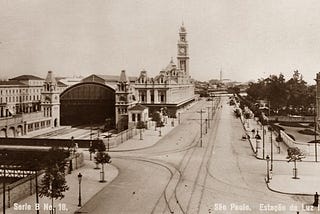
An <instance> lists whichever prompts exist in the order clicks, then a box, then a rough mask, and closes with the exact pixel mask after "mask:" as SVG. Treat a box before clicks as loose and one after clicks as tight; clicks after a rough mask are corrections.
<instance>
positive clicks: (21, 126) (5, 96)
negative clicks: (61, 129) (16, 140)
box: [0, 71, 66, 137]
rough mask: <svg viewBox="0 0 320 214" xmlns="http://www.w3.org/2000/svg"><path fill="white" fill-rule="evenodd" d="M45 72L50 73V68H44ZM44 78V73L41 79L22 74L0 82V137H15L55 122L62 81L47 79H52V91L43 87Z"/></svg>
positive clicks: (58, 112) (57, 115)
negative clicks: (47, 69) (46, 69)
mask: <svg viewBox="0 0 320 214" xmlns="http://www.w3.org/2000/svg"><path fill="white" fill-rule="evenodd" d="M49 75H50V76H52V72H51V71H49V72H48V76H49ZM52 78H53V77H52ZM47 80H48V77H47V79H42V78H40V77H36V76H32V75H22V76H18V77H15V78H12V79H10V80H8V81H1V82H0V137H17V136H22V135H25V134H27V133H28V132H32V131H35V130H39V129H43V128H48V127H53V126H55V125H56V126H59V119H57V118H59V117H60V110H59V93H60V92H61V91H63V90H64V89H65V88H66V85H64V84H62V83H60V82H57V81H56V80H51V81H55V82H54V83H50V84H53V85H54V86H53V87H54V91H51V92H50V91H47V89H48V88H47V87H48V86H47V85H46V84H47ZM50 87H51V86H50ZM44 94H46V95H47V98H48V99H47V100H45V99H44V97H43V95H44ZM51 101H52V103H51ZM45 106H46V107H45ZM53 118H55V119H57V120H54V119H53Z"/></svg>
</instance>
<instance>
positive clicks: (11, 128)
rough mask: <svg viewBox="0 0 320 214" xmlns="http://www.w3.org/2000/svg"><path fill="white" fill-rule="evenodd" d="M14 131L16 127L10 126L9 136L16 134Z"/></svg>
mask: <svg viewBox="0 0 320 214" xmlns="http://www.w3.org/2000/svg"><path fill="white" fill-rule="evenodd" d="M14 131H15V129H14V127H10V128H9V129H8V133H7V137H14V136H15V135H14Z"/></svg>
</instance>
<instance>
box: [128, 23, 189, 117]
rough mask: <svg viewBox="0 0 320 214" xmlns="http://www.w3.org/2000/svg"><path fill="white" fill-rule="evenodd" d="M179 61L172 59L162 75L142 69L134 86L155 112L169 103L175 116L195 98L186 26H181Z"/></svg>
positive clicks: (144, 101)
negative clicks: (153, 74)
mask: <svg viewBox="0 0 320 214" xmlns="http://www.w3.org/2000/svg"><path fill="white" fill-rule="evenodd" d="M177 48H178V55H177V65H176V64H175V63H174V62H173V59H171V61H170V62H169V64H168V65H167V66H166V68H165V69H163V70H161V71H160V73H159V75H157V76H155V77H149V76H148V74H147V71H141V72H140V75H139V77H138V78H137V80H136V82H135V85H134V88H135V91H136V95H137V99H138V102H139V103H141V104H143V105H144V106H146V107H149V111H150V113H151V114H152V112H154V111H159V110H160V109H161V108H163V107H167V109H168V113H169V115H170V116H176V111H177V110H178V109H179V108H181V107H183V106H184V105H186V104H188V103H189V102H191V101H193V100H194V85H193V84H192V83H191V81H190V80H191V78H190V71H189V45H188V41H187V32H186V28H185V27H184V26H183V25H182V26H181V27H180V30H179V41H178V44H177Z"/></svg>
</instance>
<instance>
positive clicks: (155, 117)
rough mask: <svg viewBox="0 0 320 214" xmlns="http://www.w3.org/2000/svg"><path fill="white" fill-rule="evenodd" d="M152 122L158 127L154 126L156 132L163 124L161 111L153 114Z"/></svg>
mask: <svg viewBox="0 0 320 214" xmlns="http://www.w3.org/2000/svg"><path fill="white" fill-rule="evenodd" d="M152 121H154V122H155V123H156V125H155V126H154V130H155V131H156V130H157V127H158V124H159V123H160V122H161V115H160V112H159V111H156V112H154V113H153V114H152Z"/></svg>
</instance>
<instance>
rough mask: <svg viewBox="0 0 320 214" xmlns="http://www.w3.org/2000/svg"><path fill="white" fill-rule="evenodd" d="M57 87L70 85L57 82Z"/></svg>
mask: <svg viewBox="0 0 320 214" xmlns="http://www.w3.org/2000/svg"><path fill="white" fill-rule="evenodd" d="M56 79H57V78H56ZM57 85H58V86H59V87H68V85H66V84H64V83H63V82H61V81H57Z"/></svg>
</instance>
